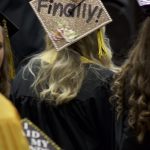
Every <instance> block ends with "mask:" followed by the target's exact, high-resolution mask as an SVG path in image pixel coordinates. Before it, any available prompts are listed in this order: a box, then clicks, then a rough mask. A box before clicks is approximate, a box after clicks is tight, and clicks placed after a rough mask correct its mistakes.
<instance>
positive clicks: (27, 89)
mask: <svg viewBox="0 0 150 150" xmlns="http://www.w3.org/2000/svg"><path fill="white" fill-rule="evenodd" d="M38 69H39V62H37V63H34V64H33V66H32V72H31V71H29V69H28V68H24V67H22V68H21V69H20V70H19V71H18V73H17V75H16V77H15V79H14V80H13V82H12V89H11V95H12V94H13V95H15V97H19V96H21V95H23V96H31V97H35V93H34V91H33V88H32V87H31V86H32V83H33V81H34V74H36V73H37V72H38Z"/></svg>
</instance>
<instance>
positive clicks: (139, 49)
mask: <svg viewBox="0 0 150 150" xmlns="http://www.w3.org/2000/svg"><path fill="white" fill-rule="evenodd" d="M149 33H150V17H148V18H147V19H146V20H145V21H144V23H143V26H142V28H141V30H140V32H139V36H138V39H137V42H136V43H135V45H134V47H133V49H132V50H131V51H130V52H131V53H130V55H129V58H128V60H127V61H126V62H125V64H124V65H123V67H122V69H121V71H120V72H119V73H117V75H116V79H115V81H114V84H113V86H112V91H113V96H112V97H111V101H113V102H114V103H115V106H116V111H117V118H118V117H120V116H121V115H122V113H123V112H124V111H125V108H126V107H127V108H128V109H129V111H128V124H129V127H131V128H133V129H134V130H135V133H136V134H137V135H136V136H137V139H138V141H139V142H142V141H143V140H144V136H145V134H146V132H147V131H148V132H149V131H150V70H149V68H150V34H149ZM126 101H127V102H126ZM126 103H127V104H126ZM126 105H127V106H126Z"/></svg>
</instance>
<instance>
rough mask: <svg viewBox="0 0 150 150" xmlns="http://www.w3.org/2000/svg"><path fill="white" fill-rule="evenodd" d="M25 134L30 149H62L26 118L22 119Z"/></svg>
mask: <svg viewBox="0 0 150 150" xmlns="http://www.w3.org/2000/svg"><path fill="white" fill-rule="evenodd" d="M22 126H23V130H24V133H25V136H26V138H27V140H28V143H29V146H30V149H32V150H62V149H61V148H60V147H59V146H58V145H57V144H56V143H55V142H54V141H53V140H52V139H50V138H49V137H48V136H47V135H46V134H45V133H44V132H42V131H41V130H40V129H39V128H38V127H37V126H36V125H35V124H33V123H32V122H31V121H30V120H28V119H23V120H22Z"/></svg>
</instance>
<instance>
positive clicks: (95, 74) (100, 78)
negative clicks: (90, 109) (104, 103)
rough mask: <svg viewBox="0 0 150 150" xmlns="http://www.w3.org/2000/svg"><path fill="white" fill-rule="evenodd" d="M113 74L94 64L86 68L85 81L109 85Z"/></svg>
mask: <svg viewBox="0 0 150 150" xmlns="http://www.w3.org/2000/svg"><path fill="white" fill-rule="evenodd" d="M113 76H114V72H112V71H111V70H109V69H106V68H103V67H101V66H99V65H96V64H90V65H88V67H87V80H89V81H90V80H92V81H95V82H96V83H97V84H100V85H101V84H102V83H105V84H106V83H109V82H110V81H112V79H113Z"/></svg>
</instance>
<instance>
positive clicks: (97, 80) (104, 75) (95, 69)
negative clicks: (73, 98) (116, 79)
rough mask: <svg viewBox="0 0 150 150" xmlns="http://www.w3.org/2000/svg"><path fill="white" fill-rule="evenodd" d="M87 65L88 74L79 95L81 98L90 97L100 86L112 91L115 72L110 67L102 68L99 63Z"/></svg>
mask: <svg viewBox="0 0 150 150" xmlns="http://www.w3.org/2000/svg"><path fill="white" fill-rule="evenodd" d="M86 67H87V74H86V76H85V79H84V81H83V84H82V87H81V89H80V92H79V94H78V96H77V97H78V98H79V99H80V100H86V99H89V97H90V96H91V95H93V94H94V92H95V91H96V89H98V88H104V89H105V90H107V91H110V85H111V82H112V79H113V75H114V73H113V72H112V71H110V70H108V69H104V68H101V67H100V66H98V65H93V64H90V65H88V66H86Z"/></svg>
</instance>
